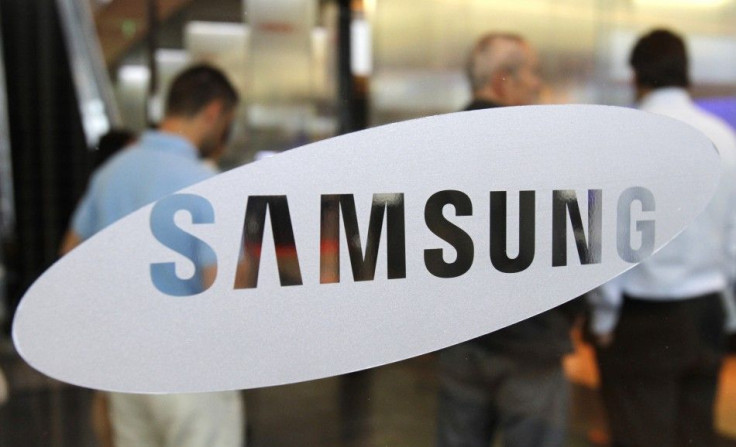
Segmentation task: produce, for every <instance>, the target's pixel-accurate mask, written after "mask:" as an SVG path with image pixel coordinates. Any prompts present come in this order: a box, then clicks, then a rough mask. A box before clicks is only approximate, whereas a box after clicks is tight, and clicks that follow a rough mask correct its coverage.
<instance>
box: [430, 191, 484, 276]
mask: <svg viewBox="0 0 736 447" xmlns="http://www.w3.org/2000/svg"><path fill="white" fill-rule="evenodd" d="M446 205H452V206H453V207H455V215H456V216H471V215H472V214H473V204H472V202H471V201H470V198H469V197H468V196H467V195H466V194H465V193H463V192H461V191H454V190H446V191H440V192H438V193H435V194H433V195H432V197H430V198H429V200H427V204H426V205H425V207H424V221H425V222H426V224H427V228H429V230H430V231H431V232H432V233H434V234H435V235H437V236H438V237H439V238H440V239H442V240H444V241H445V242H447V243H448V244H450V245H452V246H453V248H455V251H456V252H457V258H456V259H455V261H453V262H445V260H444V256H443V251H444V250H443V249H441V248H432V249H427V250H424V265H425V266H426V267H427V270H428V271H429V273H431V274H433V275H434V276H437V277H439V278H456V277H458V276H460V275H463V274H464V273H466V272H467V271H468V270H470V267H471V266H472V265H473V257H474V250H475V249H474V247H473V239H471V238H470V236H469V235H468V233H466V232H465V231H463V230H462V229H460V228H459V227H458V226H456V225H455V224H453V223H452V222H450V221H449V220H447V219H445V216H444V215H443V214H442V210H443V209H444V207H445V206H446Z"/></svg>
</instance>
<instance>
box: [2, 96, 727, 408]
mask: <svg viewBox="0 0 736 447" xmlns="http://www.w3.org/2000/svg"><path fill="white" fill-rule="evenodd" d="M719 175H720V159H719V156H718V153H717V152H716V150H715V149H714V147H713V145H712V144H711V142H710V141H709V140H708V139H707V138H706V137H705V136H703V135H702V134H700V133H699V132H697V131H696V130H694V129H692V128H691V127H689V126H687V125H685V124H683V123H681V122H678V121H674V120H672V119H668V118H665V117H662V116H656V115H651V114H647V113H644V112H639V111H635V110H629V109H623V108H615V107H603V106H533V107H518V108H500V109H492V110H481V111H473V112H463V113H456V114H449V115H442V116H436V117H431V118H425V119H420V120H414V121H407V122H402V123H397V124H392V125H388V126H383V127H378V128H375V129H369V130H366V131H363V132H357V133H354V134H349V135H344V136H341V137H337V138H332V139H329V140H325V141H321V142H318V143H314V144H311V145H308V146H305V147H302V148H298V149H295V150H291V151H288V152H286V153H284V154H280V155H278V156H275V157H272V158H269V159H265V160H261V161H258V162H255V163H252V164H249V165H246V166H243V167H240V168H238V169H235V170H232V171H229V172H226V173H224V174H221V175H218V176H217V177H214V178H212V179H210V180H207V181H205V182H202V183H200V184H197V185H193V186H191V187H189V188H186V189H184V190H181V191H177V192H176V193H175V194H173V195H171V196H169V197H166V198H163V199H162V200H160V201H158V202H156V203H152V204H150V205H149V206H146V207H144V208H142V209H140V210H138V211H136V212H134V213H132V214H130V215H129V216H127V217H125V218H123V219H121V220H119V221H117V222H116V223H115V224H113V225H111V226H110V227H108V228H106V229H105V230H103V231H101V232H100V233H98V234H96V235H95V236H93V237H92V238H90V239H89V240H87V241H86V242H85V243H83V244H82V245H81V246H79V247H78V248H77V249H75V250H74V251H72V252H71V253H70V254H69V255H67V256H65V257H64V258H63V259H61V260H60V261H59V262H58V263H56V264H55V265H54V266H52V267H51V268H50V269H49V270H48V271H47V272H45V273H44V275H43V276H42V277H41V278H40V279H39V280H38V281H37V282H36V283H35V284H34V285H33V286H32V287H31V288H30V289H29V290H28V292H27V293H26V295H25V297H24V298H23V300H22V302H21V304H20V306H19V308H18V310H17V312H16V315H15V320H14V323H13V338H14V341H15V344H16V347H17V349H18V351H19V352H20V354H21V355H22V356H23V357H24V358H25V360H26V361H28V363H29V364H31V365H32V366H33V367H35V368H36V369H38V370H40V371H41V372H43V373H45V374H47V375H50V376H52V377H54V378H56V379H59V380H63V381H66V382H71V383H74V384H77V385H82V386H85V387H89V388H99V389H106V390H113V391H123V392H144V393H148V392H151V393H162V392H198V391H217V390H227V389H243V388H251V387H259V386H271V385H279V384H285V383H292V382H298V381H303V380H311V379H318V378H322V377H327V376H331V375H336V374H342V373H347V372H351V371H356V370H360V369H364V368H369V367H374V366H378V365H382V364H386V363H389V362H394V361H398V360H402V359H406V358H408V357H412V356H416V355H420V354H424V353H427V352H432V351H435V350H438V349H441V348H444V347H446V346H450V345H453V344H456V343H459V342H462V341H465V340H468V339H471V338H474V337H477V336H480V335H483V334H486V333H489V332H491V331H494V330H497V329H500V328H503V327H505V326H508V325H510V324H513V323H515V322H517V321H520V320H523V319H525V318H528V317H530V316H532V315H535V314H537V313H540V312H543V311H545V310H547V309H550V308H552V307H555V306H557V305H559V304H562V303H564V302H566V301H568V300H570V299H572V298H574V297H576V296H578V295H581V294H583V293H585V292H587V291H589V290H591V289H593V288H595V287H597V286H599V285H601V284H603V283H605V282H606V281H609V280H610V279H612V278H614V277H615V276H617V275H619V274H621V273H622V272H624V271H626V270H627V269H629V268H631V267H632V266H634V265H635V264H636V263H637V262H640V261H642V260H644V259H645V258H646V257H647V256H649V255H650V254H652V253H655V252H656V251H657V250H658V249H660V248H661V247H663V246H664V245H666V244H667V242H668V241H670V240H671V239H672V238H674V237H675V236H676V235H677V234H678V233H679V232H680V231H682V230H683V229H684V228H686V227H687V225H689V224H690V222H692V221H693V220H694V219H695V218H696V217H697V216H698V214H699V213H700V212H701V211H702V210H703V209H704V208H705V206H706V205H707V203H708V202H709V200H710V198H711V195H712V194H713V192H714V191H715V188H716V185H717V184H718V181H719ZM193 253H196V255H195V254H193ZM206 266H210V267H211V266H216V273H215V274H214V275H210V274H209V273H210V272H211V270H209V268H210V267H206ZM203 273H208V274H207V275H203ZM204 276H207V277H208V278H214V279H213V280H211V281H210V282H206V281H202V277H204ZM213 365H215V366H213Z"/></svg>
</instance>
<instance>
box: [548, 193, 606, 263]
mask: <svg viewBox="0 0 736 447" xmlns="http://www.w3.org/2000/svg"><path fill="white" fill-rule="evenodd" d="M602 196H603V191H602V190H600V189H591V190H588V236H589V237H588V242H586V238H585V230H584V229H583V220H582V217H581V216H580V207H579V206H578V199H577V196H576V194H575V191H574V190H555V191H553V193H552V266H554V267H561V266H565V265H567V218H566V215H567V214H568V213H567V211H568V210H569V215H570V223H571V224H572V230H573V234H574V235H575V245H576V247H577V249H578V256H579V258H580V263H581V264H583V265H585V264H599V263H600V262H601V233H602V226H603V220H602V215H603V213H602V210H601V206H602V204H603V203H602Z"/></svg>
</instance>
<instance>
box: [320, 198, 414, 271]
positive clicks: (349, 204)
mask: <svg viewBox="0 0 736 447" xmlns="http://www.w3.org/2000/svg"><path fill="white" fill-rule="evenodd" d="M341 212H342V218H343V224H344V227H345V237H346V239H347V243H348V254H349V256H350V265H351V267H352V270H353V279H354V280H355V281H372V280H373V279H374V277H375V275H376V261H377V260H378V248H379V243H380V241H381V231H382V229H383V225H382V224H383V220H384V219H383V217H384V214H386V242H387V249H386V251H387V259H388V262H387V264H388V265H387V268H388V279H397V278H406V241H405V238H406V236H405V231H406V230H405V222H404V194H401V193H397V194H374V195H373V202H372V205H371V215H370V218H369V225H368V237H367V239H366V247H365V256H363V247H362V243H361V238H360V230H359V228H358V217H357V213H356V211H355V198H354V196H353V195H352V194H327V195H323V196H322V206H321V225H320V238H321V241H320V242H321V243H320V247H321V248H320V272H321V273H320V282H321V283H322V284H326V283H336V282H340V245H339V242H340V223H339V220H340V213H341Z"/></svg>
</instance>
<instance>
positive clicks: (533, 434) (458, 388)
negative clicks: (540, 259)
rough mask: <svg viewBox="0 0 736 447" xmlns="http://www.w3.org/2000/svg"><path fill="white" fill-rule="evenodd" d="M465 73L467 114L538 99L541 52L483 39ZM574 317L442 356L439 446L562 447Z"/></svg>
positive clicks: (546, 319) (555, 315)
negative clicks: (469, 96)
mask: <svg viewBox="0 0 736 447" xmlns="http://www.w3.org/2000/svg"><path fill="white" fill-rule="evenodd" d="M467 71H468V78H469V80H470V84H471V88H472V91H473V100H472V102H471V103H470V104H469V105H468V106H467V107H466V108H465V110H476V109H486V108H492V107H502V106H520V105H529V104H534V103H536V102H538V99H539V95H540V92H541V89H542V80H541V78H540V75H539V65H538V59H537V55H536V52H535V51H534V49H533V48H532V47H531V46H530V45H529V43H528V42H526V41H525V40H524V39H523V38H522V37H520V36H517V35H514V34H499V33H491V34H487V35H485V36H483V37H481V38H480V39H479V40H478V41H477V43H476V44H475V47H474V48H473V51H472V53H471V54H470V58H469V60H468V66H467ZM489 287H491V285H489ZM509 299H513V297H509ZM574 319H575V316H574V312H572V311H571V309H570V308H569V306H563V307H561V308H557V309H553V310H551V311H548V312H545V313H543V314H541V315H538V316H536V317H533V318H530V319H528V320H525V321H522V322H520V323H517V324H515V325H513V326H510V327H507V328H504V329H502V330H499V331H497V332H494V333H491V334H488V335H485V336H482V337H479V338H476V339H474V340H470V341H468V342H465V343H461V344H459V345H456V346H453V347H451V348H448V349H446V350H444V351H442V352H441V353H440V366H439V369H440V384H441V385H440V397H439V412H438V415H439V421H438V447H460V446H463V447H469V446H473V447H475V446H477V447H488V446H490V445H491V443H492V441H493V439H494V437H495V436H496V434H497V432H498V433H500V434H501V435H502V437H503V441H504V442H503V445H504V446H506V447H561V446H563V445H564V443H565V438H566V425H567V411H568V400H569V384H568V382H567V380H566V378H565V376H564V374H563V370H562V362H561V360H562V357H563V356H564V355H565V354H567V353H568V352H570V351H572V343H571V341H570V329H571V326H572V323H573V321H574Z"/></svg>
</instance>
